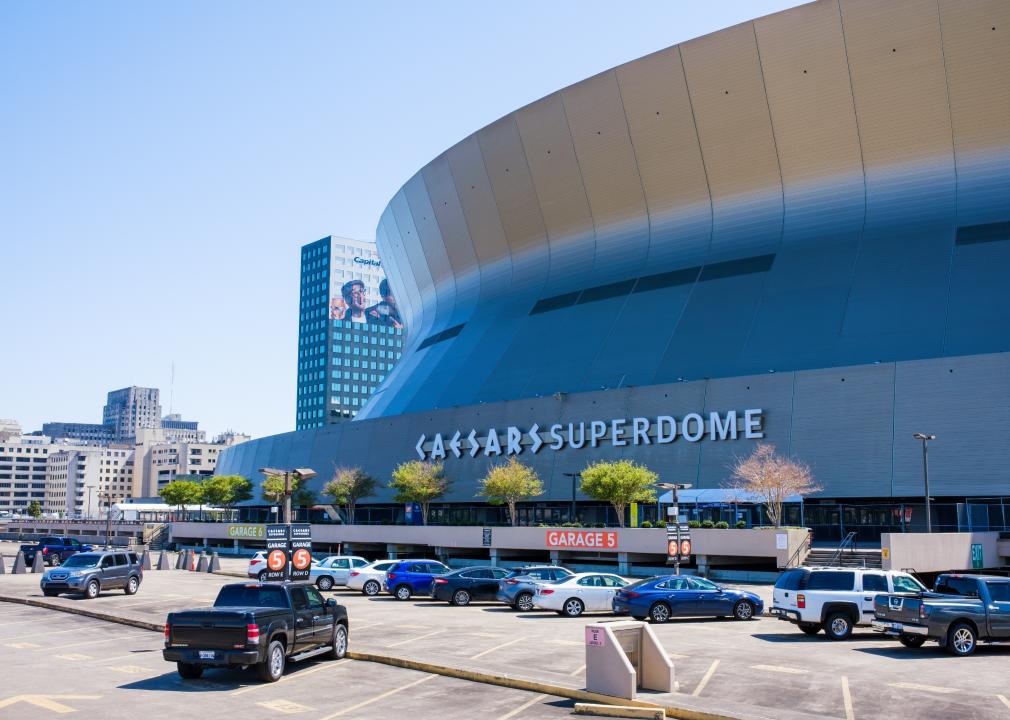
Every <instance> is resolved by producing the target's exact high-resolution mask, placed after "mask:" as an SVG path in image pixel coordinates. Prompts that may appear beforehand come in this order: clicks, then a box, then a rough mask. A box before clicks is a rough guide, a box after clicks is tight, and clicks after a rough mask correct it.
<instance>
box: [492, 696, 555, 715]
mask: <svg viewBox="0 0 1010 720" xmlns="http://www.w3.org/2000/svg"><path fill="white" fill-rule="evenodd" d="M546 697H547V696H546V695H535V696H533V697H531V698H530V699H529V700H527V701H526V702H524V703H523V704H522V705H520V706H519V707H517V708H516V709H515V710H509V711H508V712H507V713H505V714H504V715H502V716H501V717H500V718H498V720H509V718H513V717H515V716H516V715H518V714H519V713H521V712H522V711H523V710H525V709H526V708H528V707H530V706H531V705H536V704H537V703H538V702H540V701H541V700H543V699H545V698H546Z"/></svg>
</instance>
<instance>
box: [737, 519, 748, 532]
mask: <svg viewBox="0 0 1010 720" xmlns="http://www.w3.org/2000/svg"><path fill="white" fill-rule="evenodd" d="M736 529H737V530H746V529H747V521H746V520H737V521H736Z"/></svg>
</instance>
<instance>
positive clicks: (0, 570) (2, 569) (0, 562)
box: [0, 555, 7, 575]
mask: <svg viewBox="0 0 1010 720" xmlns="http://www.w3.org/2000/svg"><path fill="white" fill-rule="evenodd" d="M6 573H7V566H6V565H4V556H3V555H0V575H5V574H6Z"/></svg>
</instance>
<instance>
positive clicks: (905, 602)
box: [871, 574, 1010, 656]
mask: <svg viewBox="0 0 1010 720" xmlns="http://www.w3.org/2000/svg"><path fill="white" fill-rule="evenodd" d="M873 609H874V616H875V619H874V620H873V622H872V623H871V625H872V626H873V629H874V630H876V631H878V632H882V633H886V634H888V635H891V636H894V637H897V638H898V640H900V641H901V644H902V645H904V646H906V647H920V646H921V645H922V644H923V643H924V642H926V640H936V641H937V642H938V643H939V644H940V647H942V648H946V650H947V651H948V652H950V653H951V654H953V655H961V656H964V655H971V653H973V652H974V651H975V647H976V646H977V645H978V642H979V640H982V641H984V642H990V643H994V642H1007V641H1010V578H1007V577H998V576H994V575H958V574H948V575H941V576H940V577H938V578H937V579H936V584H935V585H934V587H933V591H932V592H921V593H890V594H880V595H877V596H876V597H875V598H874V608H873Z"/></svg>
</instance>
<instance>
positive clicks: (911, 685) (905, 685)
mask: <svg viewBox="0 0 1010 720" xmlns="http://www.w3.org/2000/svg"><path fill="white" fill-rule="evenodd" d="M888 685H889V686H890V687H893V688H903V689H905V690H923V691H925V692H934V693H943V694H950V693H956V692H961V691H960V690H958V689H957V688H949V687H939V686H937V685H920V684H919V683H907V682H897V683H888Z"/></svg>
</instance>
